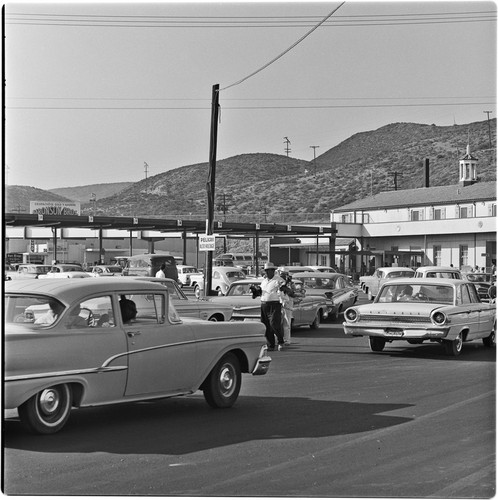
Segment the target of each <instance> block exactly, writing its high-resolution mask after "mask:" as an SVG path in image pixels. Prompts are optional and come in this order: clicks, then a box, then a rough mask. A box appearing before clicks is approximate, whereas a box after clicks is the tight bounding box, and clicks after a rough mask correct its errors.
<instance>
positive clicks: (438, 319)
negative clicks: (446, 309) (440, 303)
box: [431, 311, 448, 325]
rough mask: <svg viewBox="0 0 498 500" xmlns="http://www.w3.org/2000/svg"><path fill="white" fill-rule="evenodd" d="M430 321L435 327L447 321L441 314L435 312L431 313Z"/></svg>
mask: <svg viewBox="0 0 498 500" xmlns="http://www.w3.org/2000/svg"><path fill="white" fill-rule="evenodd" d="M431 320H432V322H433V323H434V324H435V325H444V324H445V323H446V322H447V321H448V318H447V316H446V314H444V313H443V312H441V311H436V312H434V313H432V316H431Z"/></svg>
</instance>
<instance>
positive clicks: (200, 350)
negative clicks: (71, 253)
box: [3, 277, 271, 434]
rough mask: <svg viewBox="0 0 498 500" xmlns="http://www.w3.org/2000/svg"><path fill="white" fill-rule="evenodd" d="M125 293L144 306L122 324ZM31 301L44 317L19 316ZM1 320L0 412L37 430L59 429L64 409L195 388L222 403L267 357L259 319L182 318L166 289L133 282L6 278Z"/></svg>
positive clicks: (232, 397) (67, 412)
mask: <svg viewBox="0 0 498 500" xmlns="http://www.w3.org/2000/svg"><path fill="white" fill-rule="evenodd" d="M130 296H133V297H134V298H141V299H143V301H147V302H148V303H149V304H151V305H153V306H154V307H150V308H148V309H147V310H146V311H141V310H140V308H138V311H137V310H135V318H134V319H129V321H128V322H125V320H124V318H123V316H122V312H121V306H120V302H122V303H125V304H128V305H130V303H129V302H128V301H129V297H130ZM140 296H141V297H140ZM40 306H42V307H47V306H49V307H50V314H48V315H44V316H45V317H43V318H42V317H40V318H38V321H36V320H35V319H34V318H33V319H32V321H31V322H26V321H25V320H26V317H25V311H26V309H28V308H33V307H40ZM123 311H125V309H123ZM76 320H77V321H76ZM4 321H5V325H4V375H5V377H4V393H3V396H4V408H5V409H14V408H17V409H18V413H19V417H20V420H21V422H22V423H23V424H24V425H25V426H26V427H27V428H28V429H29V430H30V431H32V432H35V433H40V434H51V433H54V432H57V431H59V430H60V429H62V428H63V427H64V425H65V424H66V422H67V420H68V418H69V416H70V412H71V409H72V407H86V406H96V405H102V404H109V403H119V402H131V401H140V400H149V399H150V400H152V399H158V398H164V397H171V396H178V395H183V394H191V393H193V392H195V391H197V390H198V389H201V390H203V392H204V397H205V399H206V401H207V403H208V404H209V405H211V406H212V407H215V408H227V407H230V406H232V405H233V404H234V403H235V401H236V400H237V397H238V394H239V390H240V386H241V373H252V374H253V375H262V374H265V373H266V372H267V370H268V368H269V365H270V362H271V358H269V357H268V356H267V354H266V353H267V347H266V339H265V336H264V327H263V325H262V324H258V323H248V324H244V325H237V326H235V325H234V324H233V323H231V322H222V323H217V324H213V323H212V322H209V321H202V320H198V319H193V318H186V319H185V318H183V319H182V318H180V316H179V315H178V312H177V311H176V309H175V307H174V306H173V305H172V302H171V301H170V300H169V292H168V289H167V288H166V287H164V286H161V285H158V284H156V283H148V282H146V281H140V280H137V279H128V278H116V277H110V278H100V279H89V280H79V281H76V280H69V279H68V280H62V281H59V280H36V281H35V280H29V281H28V280H25V281H23V280H19V281H17V282H16V281H10V282H8V283H6V284H5V304H4ZM18 321H20V322H18ZM42 321H44V323H43V322H42Z"/></svg>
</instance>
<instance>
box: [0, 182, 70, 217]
mask: <svg viewBox="0 0 498 500" xmlns="http://www.w3.org/2000/svg"><path fill="white" fill-rule="evenodd" d="M30 201H72V200H70V199H69V198H65V197H64V196H60V195H58V194H54V193H51V192H50V191H45V190H43V189H38V188H35V187H31V186H7V189H6V191H5V198H4V211H5V212H21V213H29V202H30Z"/></svg>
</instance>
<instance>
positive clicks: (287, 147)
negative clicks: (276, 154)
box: [284, 137, 291, 156]
mask: <svg viewBox="0 0 498 500" xmlns="http://www.w3.org/2000/svg"><path fill="white" fill-rule="evenodd" d="M284 143H285V152H286V154H287V156H289V153H290V152H291V150H290V147H289V145H290V143H291V141H289V138H288V137H284Z"/></svg>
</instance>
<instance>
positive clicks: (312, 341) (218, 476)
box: [5, 323, 495, 497]
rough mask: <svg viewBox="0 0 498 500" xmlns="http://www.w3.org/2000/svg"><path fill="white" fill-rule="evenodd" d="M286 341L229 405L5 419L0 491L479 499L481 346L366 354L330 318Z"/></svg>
mask: <svg viewBox="0 0 498 500" xmlns="http://www.w3.org/2000/svg"><path fill="white" fill-rule="evenodd" d="M293 342H294V345H293V346H291V347H290V348H288V349H287V350H286V351H283V352H275V353H272V355H273V358H274V359H273V363H272V366H271V369H270V372H269V374H268V375H267V376H265V377H251V376H245V377H244V381H243V386H242V392H241V396H240V399H239V401H238V403H237V405H236V406H235V407H234V408H232V409H230V410H226V411H214V410H211V409H209V408H208V407H207V406H206V405H205V403H204V401H203V398H202V396H200V395H194V396H191V397H187V398H178V399H171V400H165V401H161V402H156V403H139V404H127V405H122V406H114V407H102V408H94V409H83V410H77V411H75V412H73V415H72V417H71V420H70V422H69V424H68V426H67V427H66V429H65V430H64V431H63V432H62V433H60V434H56V435H54V436H49V437H47V436H41V437H40V436H31V435H27V434H25V433H24V431H22V430H21V428H20V426H19V423H18V422H16V421H15V420H14V421H8V422H7V424H6V426H5V430H6V432H5V491H6V492H8V493H17V494H41V493H43V494H142V495H147V494H163V495H215V496H226V495H230V496H240V495H247V496H253V495H258V496H260V495H263V496H274V495H283V496H293V495H299V496H313V495H319V496H428V495H433V496H445V497H446V496H461V494H462V492H463V491H468V492H471V493H472V495H469V496H488V497H489V496H492V494H493V487H494V449H493V443H494V439H493V436H494V421H495V419H494V392H493V391H494V376H491V377H490V374H491V373H494V350H487V349H484V348H483V347H482V344H481V345H478V344H477V343H476V344H475V345H473V346H472V344H469V345H468V346H465V347H466V349H464V352H463V353H462V355H461V356H460V357H458V358H449V357H447V356H443V355H442V354H441V351H438V349H440V346H437V345H435V346H427V347H425V346H424V345H422V346H409V348H401V347H400V348H394V349H393V350H391V349H390V348H388V349H387V350H386V351H385V352H382V353H371V352H370V351H369V349H368V345H367V344H368V343H367V342H365V339H358V338H346V337H345V336H344V335H343V334H342V326H341V325H340V323H334V324H327V325H322V327H321V328H320V329H319V330H316V331H313V330H310V329H307V328H302V329H298V330H296V331H294V332H293ZM400 345H401V344H400ZM471 346H472V349H468V348H469V347H471ZM469 423H470V424H469ZM440 493H443V494H442V495H439V494H440ZM463 496H466V495H463Z"/></svg>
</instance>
